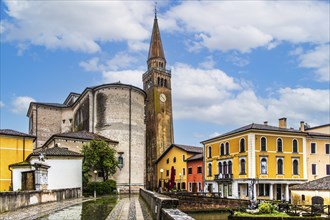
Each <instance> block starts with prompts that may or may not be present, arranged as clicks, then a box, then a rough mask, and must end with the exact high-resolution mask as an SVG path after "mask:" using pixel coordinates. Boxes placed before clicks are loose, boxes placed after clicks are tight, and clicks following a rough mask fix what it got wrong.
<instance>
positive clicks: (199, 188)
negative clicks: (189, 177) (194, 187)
mask: <svg viewBox="0 0 330 220" xmlns="http://www.w3.org/2000/svg"><path fill="white" fill-rule="evenodd" d="M198 190H199V191H202V190H203V189H202V183H201V182H198Z"/></svg>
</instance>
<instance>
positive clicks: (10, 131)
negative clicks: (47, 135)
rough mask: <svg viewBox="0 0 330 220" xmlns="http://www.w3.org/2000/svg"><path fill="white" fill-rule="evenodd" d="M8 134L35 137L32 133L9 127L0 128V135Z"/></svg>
mask: <svg viewBox="0 0 330 220" xmlns="http://www.w3.org/2000/svg"><path fill="white" fill-rule="evenodd" d="M1 134H2V135H10V136H20V137H30V138H36V137H35V136H33V135H30V134H26V133H23V132H19V131H15V130H11V129H0V135H1Z"/></svg>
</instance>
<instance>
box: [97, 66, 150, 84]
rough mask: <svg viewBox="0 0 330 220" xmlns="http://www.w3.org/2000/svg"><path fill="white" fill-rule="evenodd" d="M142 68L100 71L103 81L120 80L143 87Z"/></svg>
mask: <svg viewBox="0 0 330 220" xmlns="http://www.w3.org/2000/svg"><path fill="white" fill-rule="evenodd" d="M143 72H144V71H143V70H120V71H104V72H103V73H102V75H103V78H104V82H105V83H113V82H119V81H120V82H121V83H124V84H129V85H133V86H137V87H139V88H143V85H142V74H143Z"/></svg>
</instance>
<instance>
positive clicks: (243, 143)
mask: <svg viewBox="0 0 330 220" xmlns="http://www.w3.org/2000/svg"><path fill="white" fill-rule="evenodd" d="M239 152H245V139H244V138H242V139H241V140H240V141H239Z"/></svg>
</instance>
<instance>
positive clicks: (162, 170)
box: [160, 168, 164, 188]
mask: <svg viewBox="0 0 330 220" xmlns="http://www.w3.org/2000/svg"><path fill="white" fill-rule="evenodd" d="M163 172H164V169H163V168H161V169H160V187H161V188H162V187H163V184H162V179H163Z"/></svg>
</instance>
